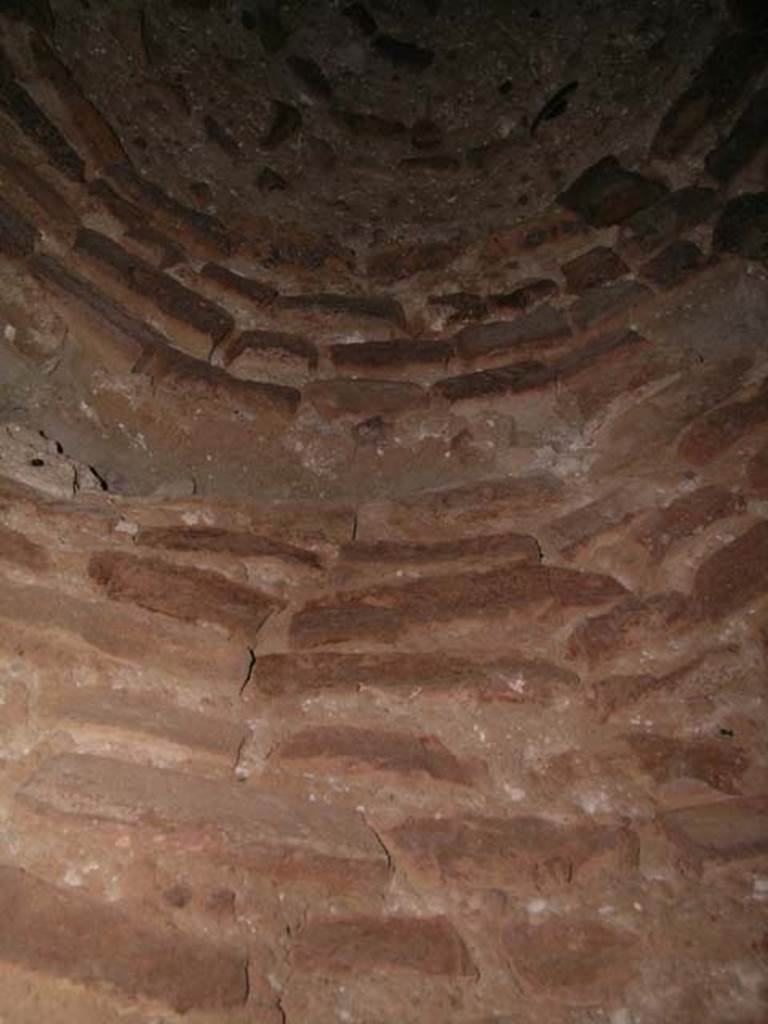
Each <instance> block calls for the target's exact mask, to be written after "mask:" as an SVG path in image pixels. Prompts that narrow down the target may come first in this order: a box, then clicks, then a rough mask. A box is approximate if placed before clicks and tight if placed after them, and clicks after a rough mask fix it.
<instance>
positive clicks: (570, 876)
mask: <svg viewBox="0 0 768 1024" xmlns="http://www.w3.org/2000/svg"><path fill="white" fill-rule="evenodd" d="M388 838H389V839H390V840H391V841H392V843H393V844H394V847H395V849H396V850H397V851H399V854H400V856H401V857H402V859H403V861H404V863H405V865H406V867H407V869H410V868H413V869H414V870H415V871H417V872H418V873H419V874H427V875H430V876H432V877H435V878H436V880H437V881H438V882H439V883H442V884H444V883H446V882H448V881H453V882H459V883H462V884H464V885H467V884H468V885H470V886H471V887H472V888H480V889H482V888H487V887H503V888H505V889H509V891H511V892H513V893H515V894H518V895H520V894H528V893H530V892H532V891H536V890H539V891H541V890H547V889H549V890H552V889H556V888H559V887H563V886H567V885H569V884H571V882H573V881H574V879H576V880H578V879H580V877H581V876H582V874H583V875H588V874H590V873H596V874H608V873H610V872H612V871H616V870H621V869H623V868H627V867H629V866H630V864H631V863H632V862H633V861H634V859H635V858H636V855H637V840H636V838H635V837H634V835H633V834H632V833H631V832H627V831H624V830H621V829H616V828H611V827H609V826H604V825H593V824H592V823H591V822H586V823H584V822H579V823H577V824H568V825H566V824H560V823H556V822H554V821H550V820H548V819H546V818H538V817H533V816H531V815H518V816H516V817H509V818H499V817H486V816H482V815H479V814H467V815H461V816H456V817H445V818H408V819H407V820H406V821H405V822H403V824H402V825H398V826H397V827H396V828H394V829H393V830H391V831H390V832H389V834H388Z"/></svg>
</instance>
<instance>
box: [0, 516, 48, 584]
mask: <svg viewBox="0 0 768 1024" xmlns="http://www.w3.org/2000/svg"><path fill="white" fill-rule="evenodd" d="M0 560H2V561H3V562H9V563H10V564H11V565H15V566H18V567H19V568H20V569H27V570H28V571H29V572H35V573H36V572H44V571H45V570H46V569H47V568H48V567H49V565H50V562H49V559H48V554H47V552H46V550H45V548H43V547H41V545H40V544H36V543H35V542H34V541H32V540H30V539H29V537H27V536H26V535H25V534H23V533H20V532H19V531H18V530H12V529H11V528H10V527H9V526H3V525H2V524H0Z"/></svg>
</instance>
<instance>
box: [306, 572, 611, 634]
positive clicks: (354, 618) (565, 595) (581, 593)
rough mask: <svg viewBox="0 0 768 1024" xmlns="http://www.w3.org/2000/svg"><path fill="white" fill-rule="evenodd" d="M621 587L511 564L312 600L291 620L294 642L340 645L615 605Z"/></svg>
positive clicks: (594, 577) (596, 577)
mask: <svg viewBox="0 0 768 1024" xmlns="http://www.w3.org/2000/svg"><path fill="white" fill-rule="evenodd" d="M625 592H626V591H625V588H624V587H623V586H622V585H621V584H620V583H619V582H618V581H617V580H615V579H613V578H612V577H610V576H604V575H601V574H599V573H587V572H584V573H582V572H578V571H576V570H573V569H563V568H559V567H556V566H543V565H520V564H513V565H512V566H508V567H504V568H495V569H490V570H487V571H485V572H474V573H464V574H457V575H445V576H436V577H426V578H422V579H418V580H412V581H410V582H409V583H404V584H400V585H397V584H390V585H386V584H385V585H384V586H380V587H372V588H369V589H366V590H360V591H345V592H343V593H341V594H339V595H337V597H336V600H335V601H326V600H322V599H319V600H315V601H312V602H309V603H308V604H307V605H305V607H304V608H303V609H302V610H300V611H298V612H296V613H295V614H294V616H293V619H292V620H291V627H290V634H291V639H292V640H293V642H294V643H295V644H297V645H298V646H304V647H316V646H319V645H322V644H328V643H339V642H343V641H345V640H363V639H377V640H391V639H393V638H394V637H396V636H398V635H400V633H402V632H403V631H404V630H406V629H407V628H408V627H412V626H423V625H426V624H429V623H438V622H451V621H456V620H462V619H469V620H472V619H481V620H482V619H485V620H489V619H490V620H493V619H497V618H503V617H504V616H505V615H506V614H508V613H509V612H511V611H514V610H517V611H525V610H528V611H529V612H530V610H531V609H532V608H534V607H537V606H540V605H542V604H544V605H552V606H554V607H557V608H561V609H564V608H574V607H589V606H590V605H595V604H597V605H599V604H604V603H607V602H612V601H614V600H616V599H617V598H618V597H621V596H622V595H623V594H624V593H625Z"/></svg>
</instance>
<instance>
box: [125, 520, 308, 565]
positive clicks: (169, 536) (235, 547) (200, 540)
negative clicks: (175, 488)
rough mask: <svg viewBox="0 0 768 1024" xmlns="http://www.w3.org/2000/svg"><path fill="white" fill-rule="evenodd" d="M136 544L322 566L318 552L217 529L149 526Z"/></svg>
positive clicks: (139, 533) (256, 536) (141, 531)
mask: <svg viewBox="0 0 768 1024" xmlns="http://www.w3.org/2000/svg"><path fill="white" fill-rule="evenodd" d="M136 543H137V544H140V545H142V546H143V547H150V548H161V549H163V550H165V551H209V552H212V553H214V554H223V555H232V556H234V557H235V558H280V559H284V560H285V561H289V562H296V563H298V564H300V565H308V566H311V567H312V568H319V566H320V561H319V559H318V556H317V555H316V554H315V553H314V551H307V550H306V549H304V548H299V547H296V546H295V545H294V544H287V543H286V542H285V541H279V540H274V539H272V538H271V537H264V536H259V535H258V534H254V533H244V532H238V531H236V530H224V529H221V528H220V527H217V526H165V527H164V526H145V527H143V528H142V529H140V530H139V532H138V533H137V534H136Z"/></svg>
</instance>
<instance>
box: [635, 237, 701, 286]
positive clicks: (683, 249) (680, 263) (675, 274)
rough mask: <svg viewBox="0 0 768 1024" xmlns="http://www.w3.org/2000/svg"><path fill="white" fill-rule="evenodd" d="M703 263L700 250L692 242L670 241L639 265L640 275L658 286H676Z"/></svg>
mask: <svg viewBox="0 0 768 1024" xmlns="http://www.w3.org/2000/svg"><path fill="white" fill-rule="evenodd" d="M703 263H704V256H703V254H702V251H701V249H699V247H698V245H696V244H695V243H694V242H688V241H680V242H672V243H671V245H668V246H667V247H666V249H662V250H661V252H660V253H659V254H658V255H657V256H654V257H653V259H652V260H649V261H648V262H647V263H644V264H643V266H642V267H640V275H641V277H643V278H644V279H645V280H646V281H650V282H651V284H655V285H657V286H658V287H659V288H676V287H677V285H679V284H682V283H683V282H684V281H687V280H688V278H689V277H690V276H691V275H692V274H694V273H695V272H696V271H697V270H698V269H699V268H700V267H701V266H702V265H703Z"/></svg>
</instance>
